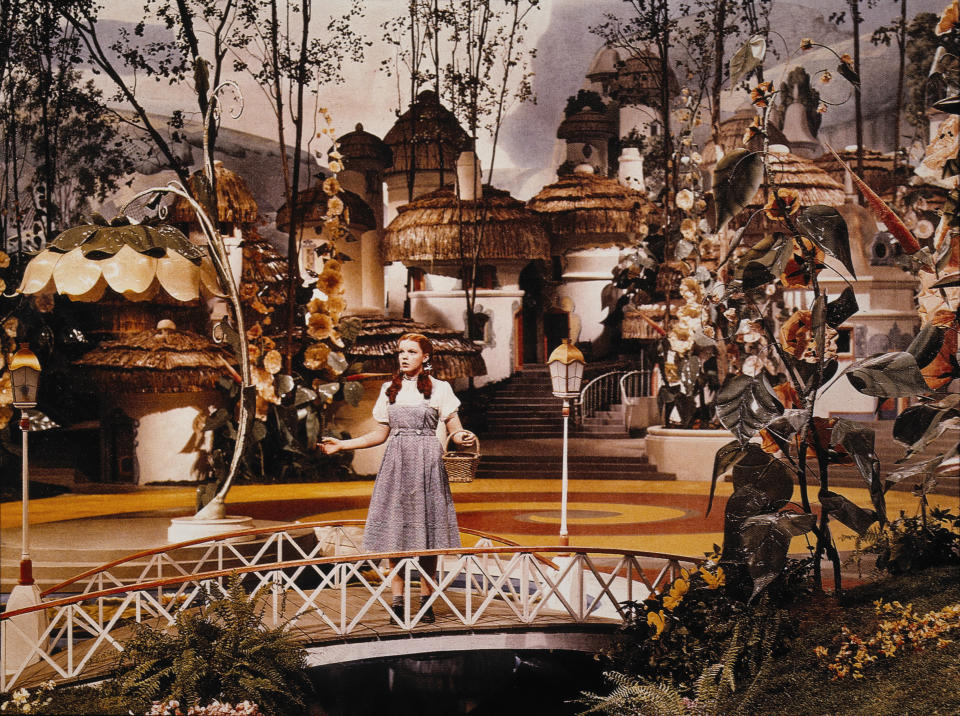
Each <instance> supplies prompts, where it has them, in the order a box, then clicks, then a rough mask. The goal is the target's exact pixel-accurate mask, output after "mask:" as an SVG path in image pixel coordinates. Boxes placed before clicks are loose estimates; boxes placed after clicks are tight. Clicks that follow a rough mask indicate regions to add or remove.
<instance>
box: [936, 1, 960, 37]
mask: <svg viewBox="0 0 960 716" xmlns="http://www.w3.org/2000/svg"><path fill="white" fill-rule="evenodd" d="M958 18H960V4H958V2H957V0H953V2H952V3H950V4H949V5H947V7H946V8H944V11H943V14H942V15H941V16H940V22H938V23H937V28H936V29H935V30H934V33H935V34H936V35H946V34H947V33H948V32H950V31H951V30H953V28H955V27H956V26H957V20H958Z"/></svg>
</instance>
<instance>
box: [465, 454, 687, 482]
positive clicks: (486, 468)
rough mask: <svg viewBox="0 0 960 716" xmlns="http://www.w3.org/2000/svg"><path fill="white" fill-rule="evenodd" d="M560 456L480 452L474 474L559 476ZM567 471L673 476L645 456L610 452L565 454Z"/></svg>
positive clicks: (572, 474) (573, 474) (577, 476)
mask: <svg viewBox="0 0 960 716" xmlns="http://www.w3.org/2000/svg"><path fill="white" fill-rule="evenodd" d="M561 461H562V458H561V456H560V455H559V454H557V455H530V456H517V455H483V456H482V457H481V458H480V465H479V466H478V467H477V478H478V479H483V478H493V479H497V478H499V479H505V480H506V479H509V480H522V479H531V480H559V479H560V478H561V474H562V472H561V471H562V462H561ZM567 475H568V477H569V478H570V479H571V480H675V479H676V476H674V475H668V474H666V473H662V472H658V471H657V468H656V467H655V466H654V465H652V464H650V463H649V462H648V461H647V458H646V457H627V456H614V455H569V456H568V458H567Z"/></svg>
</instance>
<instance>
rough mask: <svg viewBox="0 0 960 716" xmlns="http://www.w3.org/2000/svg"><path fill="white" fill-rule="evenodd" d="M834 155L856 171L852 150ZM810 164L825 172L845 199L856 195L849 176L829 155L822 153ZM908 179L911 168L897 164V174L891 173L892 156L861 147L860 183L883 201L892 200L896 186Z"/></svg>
mask: <svg viewBox="0 0 960 716" xmlns="http://www.w3.org/2000/svg"><path fill="white" fill-rule="evenodd" d="M837 153H838V154H839V155H840V158H841V159H843V161H844V162H846V163H847V166H849V167H850V168H851V169H853V170H854V171H856V168H857V150H856V148H851V147H847V148H846V149H844V150H843V151H842V152H837ZM813 163H814V164H815V165H816V166H817V167H819V168H820V169H823V171H825V172H827V174H829V175H830V176H831V177H833V178H834V179H835V180H836V181H838V182H840V183H841V184H843V187H844V191H845V192H846V193H847V195H848V196H850V197H853V196H855V195H856V193H857V191H856V189H854V187H853V182H852V181H851V179H850V175H849V174H848V173H847V172H846V170H845V169H844V168H843V166H842V165H841V164H840V162H838V161H837V158H836V157H835V156H833V154H832V153H831V152H825V153H824V154H822V155H821V156H819V157H817V158H816V159H814V160H813ZM912 176H913V168H912V167H911V166H910V165H908V164H906V163H905V162H903V161H900V162H899V163H898V164H897V171H896V173H894V171H893V155H892V154H881V153H880V152H877V151H875V150H873V149H866V148H864V150H863V180H864V181H865V182H866V183H867V185H868V186H869V187H870V188H871V189H873V190H874V191H875V192H876V193H877V194H879V195H880V196H881V197H882V198H883V199H884V200H885V201H890V200H892V199H893V197H894V193H895V189H896V187H898V186H904V185H906V184H908V183H909V182H910V178H911V177H912Z"/></svg>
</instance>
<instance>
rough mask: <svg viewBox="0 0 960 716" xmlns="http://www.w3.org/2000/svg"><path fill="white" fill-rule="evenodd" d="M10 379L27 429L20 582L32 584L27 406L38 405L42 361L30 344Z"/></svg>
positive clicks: (14, 359)
mask: <svg viewBox="0 0 960 716" xmlns="http://www.w3.org/2000/svg"><path fill="white" fill-rule="evenodd" d="M10 382H11V383H12V384H13V407H15V408H20V431H21V432H22V433H23V461H22V465H23V470H22V474H23V500H22V503H23V515H22V523H23V532H22V542H23V545H22V547H21V549H20V581H19V582H18V584H24V585H30V584H33V569H32V564H31V562H30V466H29V460H28V458H27V435H28V434H29V433H30V418H28V417H27V410H28V409H29V408H35V407H37V386H38V385H39V382H40V361H38V360H37V356H36V355H34V353H33V351H31V350H30V348H29V347H27V345H26V344H23V347H22V348H21V349H20V350H18V351H17V352H16V353H14V354H13V357H12V358H11V359H10Z"/></svg>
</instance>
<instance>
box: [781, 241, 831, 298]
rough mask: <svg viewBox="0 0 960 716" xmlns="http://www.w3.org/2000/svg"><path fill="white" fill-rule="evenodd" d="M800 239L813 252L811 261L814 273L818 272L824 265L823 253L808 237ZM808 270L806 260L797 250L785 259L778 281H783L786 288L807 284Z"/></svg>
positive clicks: (809, 278) (808, 278)
mask: <svg viewBox="0 0 960 716" xmlns="http://www.w3.org/2000/svg"><path fill="white" fill-rule="evenodd" d="M800 241H802V242H803V245H804V246H805V247H806V248H807V250H808V251H812V252H813V263H814V268H813V270H814V273H815V274H819V273H820V272H821V271H822V270H823V267H824V263H823V261H824V258H825V256H824V253H823V251H821V250H820V247H818V246H817V245H816V244H814V243H813V242H812V241H809V240H808V239H803V238H801V239H800ZM811 278H812V277H811V275H810V272H809V271H808V270H807V262H806V261H805V260H804V258H803V254H802V253H800V252H799V251H795V252H794V254H793V256H792V257H791V258H790V260H789V261H787V265H786V266H785V267H784V269H783V273H782V274H781V275H780V281H781V282H782V283H783V285H784V287H786V288H800V287H802V286H808V285H809V284H810V281H811Z"/></svg>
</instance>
